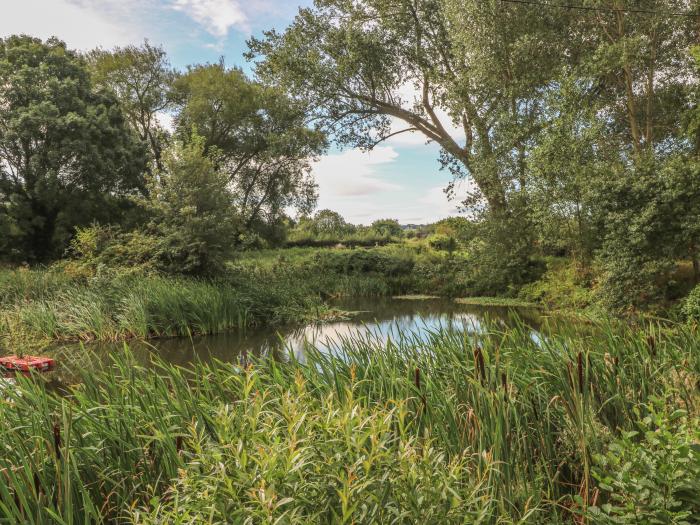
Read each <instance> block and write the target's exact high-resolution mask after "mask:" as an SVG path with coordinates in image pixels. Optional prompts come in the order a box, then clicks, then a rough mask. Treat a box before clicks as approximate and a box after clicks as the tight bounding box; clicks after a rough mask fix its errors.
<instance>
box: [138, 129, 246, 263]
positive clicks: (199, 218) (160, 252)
mask: <svg viewBox="0 0 700 525" xmlns="http://www.w3.org/2000/svg"><path fill="white" fill-rule="evenodd" d="M164 167H165V169H164V171H163V172H161V173H157V174H155V175H154V176H153V177H152V178H151V179H150V180H149V184H148V189H149V198H148V200H146V201H144V206H145V207H146V209H147V210H148V211H149V212H150V214H151V215H152V217H153V218H152V220H151V223H150V225H149V227H148V231H149V232H150V233H152V234H153V235H154V236H156V237H157V239H158V242H157V251H156V253H154V254H153V256H154V259H155V260H156V261H157V264H158V267H159V268H160V269H162V270H163V271H165V272H167V273H181V274H187V275H213V274H216V273H218V272H220V271H221V270H222V269H223V265H224V263H225V261H226V260H227V259H228V258H229V257H230V255H231V253H232V249H233V247H234V243H235V234H236V224H235V223H234V218H235V214H234V206H233V197H232V195H231V192H230V190H229V187H228V177H227V176H226V174H225V173H222V172H220V171H218V170H217V169H216V167H215V164H214V161H213V160H211V159H210V158H208V157H207V156H206V155H205V151H204V142H203V139H201V138H199V137H197V136H196V135H195V136H193V137H192V140H191V141H190V142H189V143H187V144H182V145H177V146H176V147H175V148H173V149H171V150H169V151H168V152H166V154H165V157H164Z"/></svg>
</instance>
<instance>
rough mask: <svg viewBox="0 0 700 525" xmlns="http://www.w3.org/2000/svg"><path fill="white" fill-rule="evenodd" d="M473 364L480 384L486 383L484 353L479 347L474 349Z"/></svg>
mask: <svg viewBox="0 0 700 525" xmlns="http://www.w3.org/2000/svg"><path fill="white" fill-rule="evenodd" d="M474 363H475V365H476V368H477V372H478V375H479V376H480V380H481V384H482V385H483V384H484V383H485V382H486V366H485V365H484V353H483V352H482V350H481V347H480V346H475V347H474Z"/></svg>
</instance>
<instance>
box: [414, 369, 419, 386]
mask: <svg viewBox="0 0 700 525" xmlns="http://www.w3.org/2000/svg"><path fill="white" fill-rule="evenodd" d="M413 381H414V383H415V385H416V388H417V389H418V390H420V368H416V371H415V373H414V376H413Z"/></svg>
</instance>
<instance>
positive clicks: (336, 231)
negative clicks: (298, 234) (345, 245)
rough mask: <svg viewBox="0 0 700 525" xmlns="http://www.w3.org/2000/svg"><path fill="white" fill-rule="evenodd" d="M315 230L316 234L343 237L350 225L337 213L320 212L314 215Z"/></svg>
mask: <svg viewBox="0 0 700 525" xmlns="http://www.w3.org/2000/svg"><path fill="white" fill-rule="evenodd" d="M313 229H314V232H315V233H316V234H330V235H342V234H343V233H345V231H346V230H347V229H348V223H346V222H345V219H343V216H342V215H340V213H338V212H337V211H333V210H319V211H317V212H316V213H315V214H314V218H313Z"/></svg>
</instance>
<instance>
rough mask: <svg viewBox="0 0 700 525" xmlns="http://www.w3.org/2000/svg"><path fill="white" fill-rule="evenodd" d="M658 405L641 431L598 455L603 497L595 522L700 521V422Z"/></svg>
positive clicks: (640, 424) (626, 434) (642, 421)
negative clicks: (669, 411)
mask: <svg viewBox="0 0 700 525" xmlns="http://www.w3.org/2000/svg"><path fill="white" fill-rule="evenodd" d="M656 405H657V406H655V405H654V404H651V405H649V406H648V407H647V408H648V411H649V413H648V414H647V415H646V416H644V417H643V418H641V419H640V421H639V422H638V423H637V425H638V430H634V431H629V432H624V433H623V434H622V436H621V437H620V438H618V439H616V440H614V441H613V442H612V443H611V444H610V445H609V447H608V450H607V451H606V453H605V454H601V455H596V456H594V460H595V462H596V466H595V468H594V471H593V472H594V477H595V478H596V479H597V481H598V486H599V488H600V489H601V490H602V491H603V497H604V502H603V503H602V505H600V507H595V508H593V509H591V515H592V518H593V522H594V523H597V524H601V525H603V524H605V525H607V524H611V525H612V524H615V525H624V524H639V523H645V524H647V523H648V524H652V523H669V524H671V523H673V524H678V525H681V524H690V523H700V444H698V442H699V441H700V421H698V420H689V419H688V418H687V417H686V413H685V411H683V410H676V411H674V412H672V413H670V414H669V413H668V412H667V411H666V410H665V409H663V408H659V406H658V405H659V404H658V403H657V404H656ZM606 500H607V501H606Z"/></svg>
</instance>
